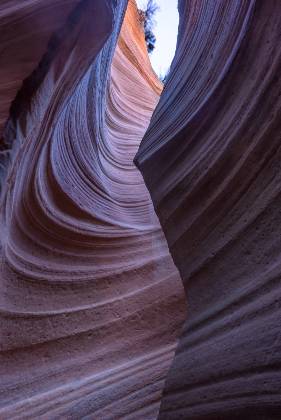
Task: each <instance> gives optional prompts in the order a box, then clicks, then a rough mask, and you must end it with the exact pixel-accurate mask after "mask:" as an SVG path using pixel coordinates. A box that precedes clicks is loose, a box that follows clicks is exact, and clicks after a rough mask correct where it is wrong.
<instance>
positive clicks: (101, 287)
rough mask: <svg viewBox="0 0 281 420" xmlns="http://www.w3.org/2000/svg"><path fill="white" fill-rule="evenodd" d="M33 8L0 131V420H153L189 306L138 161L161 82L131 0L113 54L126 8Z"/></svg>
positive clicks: (101, 4) (100, 4) (105, 4)
mask: <svg viewBox="0 0 281 420" xmlns="http://www.w3.org/2000/svg"><path fill="white" fill-rule="evenodd" d="M33 3H36V2H28V4H30V7H33V6H32V4H33ZM74 3H75V2H71V4H74ZM9 4H10V2H9V3H8V4H7V7H8V6H9ZM13 4H14V5H18V2H13ZM44 4H45V3H44ZM56 4H57V5H59V4H61V5H62V4H63V2H60V3H59V2H54V5H56ZM4 6H5V3H4ZM39 6H40V7H39ZM39 6H38V13H39V14H40V16H41V15H42V16H43V17H42V19H43V18H44V22H45V20H46V26H45V25H42V27H41V26H40V28H39V35H38V42H39V40H40V39H41V36H42V39H43V38H44V39H45V44H44V43H43V41H42V42H41V41H40V42H41V44H40V45H41V46H40V48H38V50H37V47H36V51H34V56H33V58H32V60H31V62H30V66H28V68H27V70H26V73H27V74H28V73H29V72H30V70H31V69H34V72H33V73H32V74H31V75H30V77H29V78H28V79H27V80H26V81H25V83H24V85H23V86H22V88H21V89H20V91H19V93H18V94H17V96H16V98H13V99H14V104H13V107H12V109H11V113H10V120H9V123H8V125H7V128H6V130H5V132H4V138H5V139H6V140H5V141H6V144H7V145H11V147H12V148H11V150H10V151H9V154H10V162H9V163H7V162H4V164H3V165H2V166H3V175H2V184H3V188H2V196H1V200H2V207H1V268H0V269H1V274H0V284H1V294H0V318H1V319H0V325H1V337H2V338H1V352H0V358H1V362H0V371H1V372H0V377H1V381H0V418H1V419H6V418H7V419H8V418H20V419H39V418H58V417H60V418H84V417H86V416H89V417H90V418H96V419H97V418H99V419H101V418H103V419H117V418H121V417H126V418H128V419H129V418H139V419H150V418H156V416H157V413H158V409H159V404H160V397H161V392H162V388H163V385H164V379H165V376H166V373H167V369H168V368H169V365H170V363H171V360H172V357H173V354H174V348H175V343H176V338H177V336H178V333H179V329H180V327H181V323H182V320H183V317H184V315H183V312H184V308H185V305H184V297H183V292H182V285H181V281H180V279H179V276H178V273H177V270H176V269H175V266H174V264H173V262H172V259H171V257H170V255H169V252H168V248H167V244H166V241H165V238H164V235H163V233H162V231H161V228H160V225H159V222H158V219H157V217H156V215H155V212H154V210H153V206H152V202H151V200H150V196H149V193H148V191H147V189H146V187H145V185H144V182H143V179H142V176H141V174H140V173H139V171H138V170H137V169H136V167H135V166H134V164H133V157H134V155H135V153H136V151H137V148H138V146H139V143H140V141H141V138H142V136H143V135H144V132H145V130H146V128H147V126H148V123H149V120H150V117H151V114H152V112H153V110H154V108H155V105H156V103H157V101H158V99H159V94H160V92H161V89H162V85H161V84H160V82H159V81H158V79H157V77H156V76H155V74H154V73H153V71H152V69H151V66H150V63H149V59H148V56H147V53H146V46H145V42H144V38H143V32H142V31H141V26H140V25H139V24H138V22H137V20H136V19H137V12H136V6H135V4H134V3H133V2H132V1H130V2H129V9H128V13H127V15H126V19H125V21H124V25H123V27H122V30H121V35H120V37H119V40H118V45H117V47H116V42H117V38H118V35H119V30H120V26H121V23H122V20H123V14H124V10H125V6H126V2H125V1H119V2H118V6H117V3H116V2H114V1H104V0H102V1H97V0H95V1H94V2H93V1H83V2H81V3H79V5H78V6H77V7H78V9H76V11H75V12H74V14H72V17H71V18H69V19H67V15H68V13H69V11H70V10H69V9H70V3H68V7H67V9H64V10H63V12H64V13H65V14H64V13H63V14H62V15H59V16H56V17H55V18H54V20H55V21H54V22H52V23H50V24H49V23H48V19H51V20H52V15H53V14H55V15H56V13H57V9H56V8H55V9H54V10H53V11H52V14H51V15H50V14H49V11H48V10H46V15H45V14H44V13H43V10H42V8H43V6H42V4H41V5H39ZM2 7H3V5H2ZM34 7H35V6H34ZM32 10H33V9H31V12H30V13H31V14H30V15H29V21H28V22H33V20H32V19H33V18H34V19H35V21H34V22H37V14H35V13H34V14H32ZM18 13H20V11H19V12H18ZM42 13H43V14H42ZM56 22H57V23H56ZM34 24H35V23H34ZM59 24H61V28H60V30H59V33H58V35H57V36H56V37H54V38H53V43H51V44H49V47H48V49H47V50H46V52H45V54H44V55H43V54H42V51H44V49H45V46H46V45H47V39H48V37H49V36H50V35H51V33H52V32H53V31H55V30H56V29H57V27H58V26H60V25H59ZM32 28H33V26H32V23H29V24H28V28H27V29H26V31H27V40H28V39H30V38H31V39H33V38H32V35H31V34H30V33H29V31H32ZM19 29H20V30H19V33H18V34H17V33H13V36H17V35H18V37H19V41H18V42H19V43H20V45H21V48H24V43H23V42H24V40H23V34H22V29H21V27H20V28H19ZM15 30H17V28H15ZM37 30H38V28H36V31H37ZM41 30H42V33H41V32H40V31H41ZM45 30H47V33H46V32H45ZM35 34H37V32H35ZM36 38H37V37H36ZM35 41H36V40H35ZM36 42H37V41H36ZM115 47H116V50H115ZM29 49H30V51H31V52H32V50H33V48H32V45H29V46H28V51H29ZM35 53H36V54H35ZM22 54H23V57H25V55H24V51H22ZM40 54H42V55H43V56H42V59H41V61H40V64H39V66H38V67H37V68H36V69H35V67H36V64H37V61H38V57H39V55H40ZM112 59H113V61H112ZM111 62H112V65H111ZM13 65H14V63H13ZM9 71H10V70H9V68H8V61H7V68H6V72H7V74H9ZM13 74H14V73H13V70H11V76H13ZM25 77H26V74H25V73H21V75H20V78H19V79H21V80H22V79H24V78H25ZM19 82H20V80H17V85H15V86H14V87H13V89H12V90H11V92H9V95H8V97H7V102H9V103H10V102H11V100H12V97H13V96H14V95H15V91H16V90H17V89H18V88H19V84H20V83H19ZM3 109H4V108H3ZM5 109H6V108H5ZM3 115H4V114H3ZM5 115H6V111H5ZM11 127H12V129H11ZM11 133H13V136H12V137H11ZM2 162H3V160H2Z"/></svg>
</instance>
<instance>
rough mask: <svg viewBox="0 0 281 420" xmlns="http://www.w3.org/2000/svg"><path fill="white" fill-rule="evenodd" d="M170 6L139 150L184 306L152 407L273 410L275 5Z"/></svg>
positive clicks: (278, 296) (279, 12)
mask: <svg viewBox="0 0 281 420" xmlns="http://www.w3.org/2000/svg"><path fill="white" fill-rule="evenodd" d="M179 12H180V25H179V37H178V45H177V51H176V56H175V58H174V61H173V63H172V66H171V72H170V75H169V78H168V82H167V85H166V87H165V89H164V92H163V94H162V96H161V99H160V102H159V104H158V106H157V108H156V110H155V113H154V115H153V118H152V120H151V124H150V126H149V129H148V131H147V133H146V134H145V137H144V139H143V141H142V143H141V147H140V150H139V152H138V155H137V158H136V163H137V165H138V166H139V167H140V169H141V171H142V173H143V175H144V179H145V182H146V185H147V186H148V189H149V191H150V193H151V195H152V199H153V202H154V206H155V209H156V213H157V214H158V216H159V219H160V222H161V225H162V227H163V230H164V233H165V235H166V238H167V241H168V244H169V248H170V251H171V254H172V256H173V259H174V261H175V263H176V265H177V267H178V268H179V271H180V274H181V277H182V280H183V283H184V287H185V290H186V296H187V307H188V316H187V320H186V322H185V324H184V329H183V332H182V334H181V338H180V342H179V345H178V348H177V351H176V356H175V359H174V361H173V364H172V367H171V370H170V371H169V374H168V378H167V381H166V385H165V390H164V395H163V398H162V402H161V409H160V415H159V419H169V420H171V419H181V418H182V419H192V420H195V419H208V420H210V419H214V420H219V419H223V420H225V419H237V420H238V419H239V420H241V419H247V420H249V419H255V420H260V419H266V420H269V419H273V418H276V419H279V418H280V410H281V395H280V389H281V339H280V317H281V309H280V305H281V286H280V276H281V265H280V261H281V255H280V253H281V242H280V233H281V228H280V215H281V213H280V208H281V192H280V191H281V190H280V188H281V187H280V186H281V171H280V161H281V143H280V133H281V112H280V111H281V109H280V108H281V95H280V93H281V89H280V88H281V82H280V71H281V48H280V27H281V4H280V2H279V1H275V0H266V1H251V0H237V1H232V0H222V1H211V0H210V1H205V0H202V1H195V0H194V1H184V0H180V1H179Z"/></svg>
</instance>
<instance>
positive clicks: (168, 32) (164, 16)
mask: <svg viewBox="0 0 281 420" xmlns="http://www.w3.org/2000/svg"><path fill="white" fill-rule="evenodd" d="M156 3H157V4H158V6H159V9H158V10H157V11H156V13H155V16H154V19H155V26H154V29H153V33H154V35H155V36H156V44H155V49H154V50H153V51H152V53H151V54H150V61H151V64H152V67H153V69H154V71H155V73H156V74H157V75H158V76H159V77H164V76H165V75H166V73H167V72H168V70H169V68H170V64H171V62H172V60H173V58H174V55H175V50H176V43H177V35H178V24H179V14H178V0H156ZM137 5H138V7H139V8H140V9H145V8H146V5H147V0H137Z"/></svg>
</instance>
